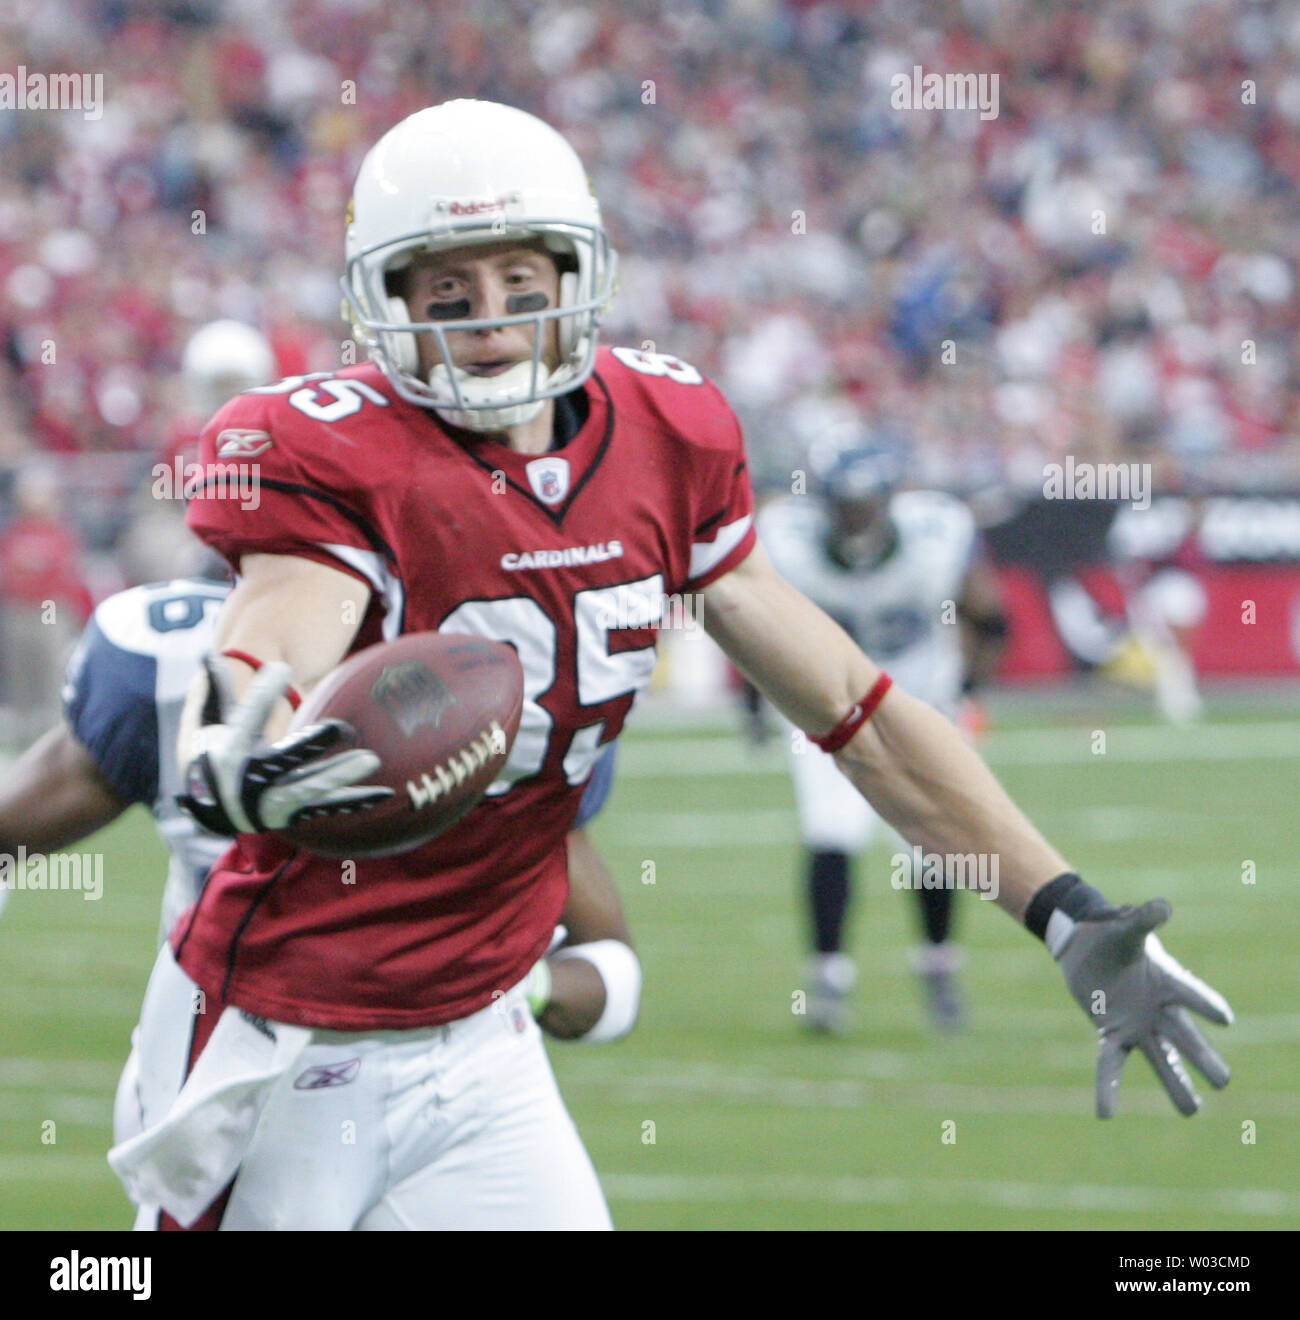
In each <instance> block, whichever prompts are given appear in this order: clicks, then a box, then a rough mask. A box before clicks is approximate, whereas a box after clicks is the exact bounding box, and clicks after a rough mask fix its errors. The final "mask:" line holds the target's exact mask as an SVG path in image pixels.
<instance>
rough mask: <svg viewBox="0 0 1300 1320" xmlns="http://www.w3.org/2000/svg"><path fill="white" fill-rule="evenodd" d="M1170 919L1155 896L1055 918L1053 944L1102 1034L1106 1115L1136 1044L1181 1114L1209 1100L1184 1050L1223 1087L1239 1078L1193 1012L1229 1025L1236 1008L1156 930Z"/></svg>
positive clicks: (1100, 1102)
mask: <svg viewBox="0 0 1300 1320" xmlns="http://www.w3.org/2000/svg"><path fill="white" fill-rule="evenodd" d="M1169 916H1170V908H1169V904H1168V903H1166V902H1165V900H1164V899H1163V898H1153V899H1152V900H1151V901H1150V902H1149V903H1144V904H1143V905H1142V906H1141V907H1138V908H1133V907H1123V908H1109V909H1103V910H1102V911H1101V912H1099V913H1097V915H1095V916H1093V917H1091V918H1088V919H1086V920H1083V921H1074V920H1073V919H1072V918H1070V917H1068V916H1066V915H1065V914H1064V913H1062V912H1059V911H1058V912H1056V913H1054V914H1053V916H1052V918H1051V921H1049V923H1048V927H1047V945H1048V948H1049V949H1050V950H1051V952H1052V953H1053V955H1054V956H1055V957H1056V960H1057V961H1058V962H1059V963H1060V964H1061V970H1062V971H1063V972H1064V973H1065V980H1066V984H1067V985H1068V986H1069V987H1070V993H1071V994H1072V995H1073V996H1074V998H1075V999H1076V1000H1077V1001H1078V1003H1079V1005H1080V1006H1081V1007H1082V1009H1083V1011H1084V1012H1085V1013H1087V1014H1088V1016H1089V1018H1090V1019H1091V1020H1092V1021H1093V1022H1094V1023H1095V1024H1096V1026H1097V1034H1098V1036H1099V1037H1100V1038H1101V1043H1100V1048H1099V1050H1098V1055H1097V1117H1098V1118H1110V1117H1111V1116H1112V1115H1113V1114H1114V1112H1115V1100H1116V1097H1117V1095H1118V1094H1119V1081H1120V1074H1121V1073H1122V1072H1123V1070H1124V1063H1125V1060H1126V1059H1127V1058H1128V1054H1129V1051H1130V1050H1132V1049H1134V1048H1137V1049H1140V1050H1141V1051H1142V1053H1143V1054H1145V1055H1146V1057H1147V1060H1148V1062H1149V1063H1150V1064H1151V1066H1152V1068H1154V1069H1155V1073H1156V1076H1157V1077H1159V1079H1160V1081H1161V1084H1162V1085H1163V1086H1164V1088H1165V1090H1166V1091H1167V1092H1168V1093H1169V1098H1170V1099H1171V1100H1172V1101H1173V1102H1174V1106H1175V1108H1177V1110H1178V1112H1179V1113H1180V1114H1184V1115H1187V1116H1190V1115H1192V1114H1194V1113H1196V1111H1197V1110H1198V1109H1199V1108H1200V1105H1201V1098H1200V1096H1198V1095H1197V1094H1196V1089H1195V1087H1193V1085H1192V1081H1191V1078H1190V1077H1189V1076H1188V1075H1187V1069H1186V1068H1184V1067H1183V1062H1182V1058H1181V1057H1180V1052H1181V1054H1182V1055H1186V1057H1187V1058H1188V1059H1190V1060H1191V1062H1192V1063H1193V1064H1195V1065H1196V1067H1197V1068H1198V1069H1200V1071H1201V1072H1202V1073H1203V1074H1204V1075H1205V1078H1206V1080H1207V1081H1208V1082H1209V1083H1210V1085H1211V1086H1213V1087H1215V1088H1216V1089H1222V1088H1223V1087H1225V1086H1227V1084H1228V1078H1229V1077H1230V1076H1231V1072H1230V1070H1229V1068H1228V1065H1227V1064H1226V1063H1225V1062H1224V1061H1223V1060H1222V1059H1221V1058H1220V1057H1219V1055H1218V1053H1217V1052H1216V1051H1215V1050H1214V1049H1213V1048H1212V1047H1211V1045H1210V1043H1209V1042H1208V1041H1207V1040H1206V1039H1205V1037H1204V1036H1203V1035H1202V1034H1201V1030H1200V1028H1199V1027H1198V1026H1197V1025H1196V1024H1195V1023H1194V1022H1193V1021H1192V1019H1191V1018H1190V1017H1188V1015H1187V1010H1188V1009H1189V1008H1190V1009H1194V1010H1195V1011H1196V1012H1197V1013H1200V1014H1202V1015H1203V1016H1204V1017H1207V1018H1209V1019H1210V1021H1212V1022H1218V1023H1221V1024H1223V1025H1224V1026H1228V1025H1230V1024H1231V1022H1232V1009H1231V1008H1229V1007H1228V1001H1227V1000H1226V999H1224V997H1223V996H1222V995H1221V994H1219V992H1218V991H1217V990H1214V989H1212V988H1211V987H1210V986H1208V985H1206V984H1205V982H1204V981H1201V980H1198V979H1197V978H1196V977H1195V976H1193V975H1192V974H1191V972H1189V971H1188V970H1187V969H1186V968H1185V967H1183V966H1182V965H1181V964H1180V963H1178V962H1177V961H1175V959H1173V958H1172V957H1170V955H1169V954H1168V953H1167V952H1166V951H1165V948H1164V945H1162V944H1161V943H1160V941H1159V939H1158V938H1157V937H1156V936H1155V935H1154V934H1152V932H1153V931H1154V930H1155V929H1156V927H1157V926H1162V925H1163V924H1164V923H1165V922H1166V921H1168V920H1169Z"/></svg>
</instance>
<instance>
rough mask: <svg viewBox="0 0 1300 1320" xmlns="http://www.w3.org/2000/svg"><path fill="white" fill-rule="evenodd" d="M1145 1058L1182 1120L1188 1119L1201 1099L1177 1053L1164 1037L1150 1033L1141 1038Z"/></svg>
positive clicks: (1199, 1105)
mask: <svg viewBox="0 0 1300 1320" xmlns="http://www.w3.org/2000/svg"><path fill="white" fill-rule="evenodd" d="M1140 1048H1141V1050H1142V1053H1143V1054H1145V1055H1146V1056H1147V1062H1148V1063H1150V1065H1151V1066H1152V1068H1154V1069H1155V1073H1156V1076H1157V1077H1159V1078H1160V1082H1161V1085H1162V1086H1163V1087H1164V1088H1165V1090H1166V1091H1167V1092H1168V1093H1169V1098H1170V1099H1171V1100H1172V1101H1173V1102H1174V1108H1175V1109H1177V1110H1178V1112H1179V1113H1180V1114H1182V1115H1183V1117H1184V1118H1190V1117H1191V1116H1192V1115H1193V1114H1194V1113H1196V1111H1197V1110H1198V1109H1199V1108H1200V1107H1201V1097H1200V1096H1199V1095H1197V1094H1196V1088H1195V1087H1194V1086H1193V1085H1192V1079H1191V1078H1190V1077H1189V1076H1188V1075H1187V1069H1186V1068H1184V1067H1183V1061H1182V1059H1180V1058H1179V1057H1178V1051H1177V1050H1176V1049H1175V1048H1174V1047H1173V1045H1172V1044H1171V1043H1170V1042H1169V1041H1168V1040H1166V1039H1165V1037H1163V1036H1161V1035H1158V1034H1156V1033H1154V1032H1153V1033H1152V1034H1151V1035H1149V1036H1146V1037H1144V1038H1143V1040H1142V1042H1141V1046H1140Z"/></svg>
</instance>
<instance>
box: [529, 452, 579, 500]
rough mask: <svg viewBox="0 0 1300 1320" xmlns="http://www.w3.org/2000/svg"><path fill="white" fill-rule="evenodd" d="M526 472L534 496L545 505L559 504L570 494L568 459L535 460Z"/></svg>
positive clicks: (547, 458)
mask: <svg viewBox="0 0 1300 1320" xmlns="http://www.w3.org/2000/svg"><path fill="white" fill-rule="evenodd" d="M524 471H525V472H527V473H528V484H529V485H530V486H531V487H532V488H533V494H534V495H536V496H537V498H538V499H539V500H541V502H542V503H543V504H559V502H560V501H561V500H562V499H563V498H564V497H565V496H566V495H567V494H568V493H569V460H568V459H567V458H552V457H550V456H549V455H548V456H547V457H546V458H535V459H533V461H532V462H531V463H529V464H528V466H527V467H526V468H524Z"/></svg>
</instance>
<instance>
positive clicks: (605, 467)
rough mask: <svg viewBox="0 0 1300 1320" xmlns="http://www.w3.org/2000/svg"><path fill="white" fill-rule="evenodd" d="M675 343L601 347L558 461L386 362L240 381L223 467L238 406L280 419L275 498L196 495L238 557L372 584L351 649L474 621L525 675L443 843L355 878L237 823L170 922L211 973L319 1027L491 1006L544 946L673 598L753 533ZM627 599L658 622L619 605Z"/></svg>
mask: <svg viewBox="0 0 1300 1320" xmlns="http://www.w3.org/2000/svg"><path fill="white" fill-rule="evenodd" d="M662 361H663V362H668V363H670V364H672V365H673V367H674V370H673V371H672V372H669V371H668V370H666V369H665V368H663V367H662V366H661V360H660V359H658V358H656V357H655V356H654V355H640V354H636V353H632V352H629V351H627V350H624V351H623V352H622V353H621V354H620V355H616V354H615V353H612V352H610V351H607V350H602V351H601V353H600V355H599V357H598V359H597V367H596V371H595V373H594V375H593V376H592V378H591V379H590V380H589V381H588V382H587V383H586V384H585V385H584V386H583V387H582V388H583V390H584V391H585V393H586V397H587V402H588V414H587V418H586V421H585V422H584V423H583V424H582V426H581V428H580V429H579V430H578V432H577V434H576V435H574V436H573V437H572V439H570V440H569V442H568V443H567V444H566V445H564V446H563V448H562V449H560V450H556V451H553V453H552V455H550V456H548V457H549V458H550V459H551V460H552V467H551V473H552V476H553V477H554V478H555V480H554V481H553V482H552V481H550V480H542V479H541V478H540V477H538V478H537V479H536V480H533V479H530V471H529V469H530V465H532V464H534V463H535V462H536V457H535V456H533V455H528V454H522V453H517V452H515V451H514V450H511V449H510V448H509V447H508V446H506V445H503V444H501V443H499V442H497V441H495V440H490V439H485V438H481V437H478V436H466V435H462V436H460V438H453V435H452V434H451V433H449V432H448V431H447V430H446V428H445V427H444V426H443V425H442V424H441V422H440V421H439V420H438V419H437V417H436V415H434V414H432V413H430V412H428V411H425V410H423V409H421V408H418V407H416V406H414V405H413V404H411V403H408V402H406V401H405V400H403V399H401V398H399V397H398V396H397V395H396V394H395V392H394V391H393V390H392V389H391V387H390V386H389V384H388V382H387V381H386V380H385V379H384V377H383V376H382V375H381V374H380V372H379V371H378V370H377V368H375V367H373V366H364V367H356V368H349V369H348V370H346V371H343V372H340V373H339V374H338V375H337V376H333V377H314V378H296V379H294V380H290V381H286V382H283V383H282V384H280V385H278V386H272V387H268V388H266V389H263V390H259V391H254V392H252V393H249V394H245V395H241V396H240V397H239V398H238V399H236V400H234V401H232V402H231V403H230V404H229V405H228V406H227V407H226V408H224V409H223V410H222V411H221V412H220V413H219V414H218V415H217V417H216V418H214V419H213V421H212V422H211V423H210V424H209V426H208V428H207V431H206V432H205V434H204V438H203V442H202V450H201V458H202V460H203V461H204V462H205V463H208V464H214V463H215V452H214V440H215V438H216V437H217V436H219V435H220V434H221V433H222V432H224V431H225V430H227V429H229V428H231V427H238V428H243V429H249V430H260V431H264V432H266V433H267V434H268V435H270V436H271V437H272V439H273V444H272V445H271V446H270V447H269V448H268V449H267V450H266V451H265V452H264V453H263V454H262V455H261V456H260V457H259V459H258V463H259V465H260V470H259V471H260V490H261V500H260V503H259V506H258V508H256V509H246V508H243V507H241V505H240V503H238V502H236V501H231V500H222V499H220V498H199V499H196V500H195V501H194V502H193V503H192V504H191V506H190V514H189V518H190V523H191V526H192V527H193V528H194V530H195V531H196V532H197V533H198V534H199V536H200V537H202V538H203V539H204V540H205V541H207V542H208V544H210V545H212V546H213V547H215V548H216V549H217V550H219V551H220V552H221V553H222V554H224V555H225V556H226V557H227V558H228V559H229V560H230V562H231V563H232V565H234V566H236V567H237V566H238V563H239V559H240V556H241V555H243V554H249V553H259V552H261V553H272V554H285V555H297V556H302V557H306V558H308V559H313V560H317V561H319V562H321V563H324V564H327V565H329V566H330V567H333V568H342V569H344V570H346V571H348V572H351V573H353V574H354V575H356V576H358V577H360V578H361V579H362V580H364V581H365V582H366V583H367V584H368V585H369V586H370V588H371V591H372V593H373V594H372V600H371V605H370V608H369V611H368V613H367V615H366V618H365V619H364V620H363V621H362V625H361V627H360V629H359V631H358V634H357V636H356V639H355V641H354V647H355V648H359V647H362V646H366V645H369V644H370V643H372V642H374V641H377V640H379V639H380V638H381V637H395V636H397V635H398V634H399V633H402V632H415V631H423V630H426V629H434V628H436V629H441V630H443V631H446V632H470V633H477V634H479V635H482V636H485V637H491V638H495V639H497V640H501V641H506V642H509V643H511V644H512V645H513V646H514V647H515V648H516V650H517V651H518V653H519V658H520V662H521V664H522V666H523V671H524V713H523V718H522V721H521V724H520V730H519V735H518V737H517V738H516V740H515V744H514V747H513V749H512V751H511V755H510V758H509V761H508V763H507V765H506V768H505V771H504V773H503V775H502V777H501V779H500V780H498V782H497V783H496V784H494V785H493V786H492V788H491V789H490V790H489V792H488V795H487V797H486V798H485V799H484V800H483V802H481V803H480V804H479V805H478V806H477V807H476V808H475V809H474V810H473V811H472V812H471V813H470V814H469V815H468V816H467V817H466V818H465V819H464V820H463V821H462V822H460V823H459V824H458V825H456V826H455V827H454V828H453V829H452V830H450V831H448V832H447V833H446V834H444V835H442V836H440V837H439V838H438V839H436V840H434V841H433V842H432V843H431V844H429V845H427V846H425V847H424V848H421V849H417V850H415V851H414V852H410V853H407V854H404V855H402V856H399V857H395V858H387V859H375V860H361V859H358V860H357V861H356V863H355V868H354V871H353V872H350V873H349V874H350V877H351V878H350V880H349V882H348V883H344V877H343V874H342V870H341V867H340V864H339V863H338V862H329V861H323V860H321V859H318V858H314V857H311V856H309V855H308V854H306V853H293V852H291V851H289V850H288V849H287V848H285V847H284V846H283V845H281V844H280V843H279V842H277V841H276V840H274V839H272V838H269V837H266V836H260V837H255V838H254V837H249V838H243V839H241V840H240V841H239V844H238V846H237V849H236V850H235V851H234V852H232V854H231V855H230V856H229V857H228V858H226V859H225V860H224V862H223V865H222V867H221V868H220V869H219V870H218V871H217V872H216V874H215V875H214V876H213V878H212V880H211V881H210V883H209V885H208V887H207V889H206V890H205V892H204V895H203V898H202V900H201V901H200V903H199V904H198V905H197V906H196V908H195V911H194V913H193V914H192V916H191V918H190V920H189V921H188V922H187V923H183V925H182V927H180V928H178V930H177V932H176V934H175V936H174V940H173V943H174V947H175V949H176V953H177V958H178V960H179V961H180V963H181V966H182V967H183V968H184V969H185V970H186V971H187V972H188V973H189V975H191V976H192V977H193V978H194V979H195V980H196V981H197V982H198V983H199V984H200V985H202V986H203V987H204V989H205V990H207V991H208V992H209V993H213V994H216V995H217V996H218V997H219V998H220V999H223V1000H226V1001H228V1002H232V1003H236V1004H238V1005H239V1006H240V1007H241V1008H244V1009H247V1010H250V1011H252V1012H255V1013H258V1014H262V1015H264V1016H266V1017H269V1018H272V1019H274V1020H276V1021H281V1022H288V1023H293V1024H300V1025H306V1026H319V1027H332V1028H336V1029H339V1030H346V1031H366V1030H371V1029H382V1028H392V1027H412V1026H423V1025H435V1024H438V1023H443V1022H449V1021H453V1020H455V1019H457V1018H462V1017H465V1016H467V1015H469V1014H471V1013H474V1012H476V1011H477V1010H478V1009H480V1008H482V1007H483V1006H484V1005H485V1004H487V1003H489V1002H490V1001H491V999H492V995H493V992H494V991H502V990H504V989H505V988H507V987H509V986H511V985H514V984H515V983H516V982H517V981H519V980H520V979H521V978H522V977H523V976H524V974H525V973H526V972H527V971H528V969H529V968H530V967H531V966H532V965H533V963H534V962H535V961H536V960H537V959H538V958H539V957H540V956H541V955H542V954H543V953H544V952H545V950H546V947H547V945H548V943H549V941H550V939H551V933H552V931H553V929H554V926H555V923H556V920H557V919H558V917H559V914H560V911H561V908H562V907H563V903H564V898H565V883H566V881H565V876H566V870H565V848H564V840H565V835H566V833H567V831H568V830H569V828H570V827H571V825H572V824H573V820H574V815H575V812H576V810H577V807H578V802H579V799H580V797H581V788H582V785H583V784H584V783H585V781H586V780H587V777H588V775H589V774H590V772H591V768H592V765H593V763H594V761H595V759H596V757H597V756H598V755H599V753H600V749H601V747H602V746H603V745H605V744H607V743H609V742H610V741H611V740H612V739H613V738H614V737H615V736H616V735H617V734H618V732H619V730H620V728H621V727H622V724H623V721H624V719H625V718H626V716H627V714H628V711H629V709H630V708H631V705H632V702H633V700H634V698H635V696H636V694H637V693H638V692H639V691H640V690H641V688H642V687H644V686H645V684H646V683H647V682H648V680H649V677H650V673H651V670H652V669H653V667H654V644H655V634H656V623H657V621H658V619H659V617H660V610H661V606H662V602H663V601H664V599H665V598H667V597H668V596H671V595H675V594H678V593H681V592H683V591H695V590H699V589H700V588H702V587H703V586H705V585H707V584H708V583H709V582H711V581H713V580H714V579H715V578H716V577H718V576H720V575H721V574H723V573H725V572H726V571H728V570H729V569H730V568H732V567H733V566H734V565H735V564H737V563H739V562H740V561H741V560H742V559H743V558H744V557H745V556H746V555H747V554H748V553H749V551H750V549H751V547H752V545H753V541H754V530H753V526H752V523H753V497H752V492H751V490H750V485H749V479H748V475H747V471H746V466H745V457H744V451H743V445H742V442H741V437H740V430H739V427H738V425H737V423H736V420H735V417H734V415H733V414H732V412H731V410H730V408H729V407H728V406H727V404H726V402H725V400H723V398H722V397H721V395H720V394H719V393H718V392H717V390H716V389H715V388H714V387H713V386H712V385H711V384H709V383H708V382H706V381H704V380H703V379H702V378H700V377H699V376H698V373H694V372H690V373H687V372H686V371H685V370H684V367H685V364H679V363H677V362H676V359H663V360H662ZM557 458H558V459H562V460H563V463H564V471H563V475H562V476H560V475H556V474H557V473H558V471H559V469H558V468H557V467H555V466H554V460H555V459H557ZM536 471H537V470H536V469H535V468H534V469H533V474H536ZM597 547H599V548H601V550H602V553H599V554H597V553H595V552H594V551H595V548H597ZM615 547H617V553H614V548H615ZM580 550H585V551H587V553H569V552H576V551H580ZM553 552H560V553H553ZM525 556H527V558H526V559H525ZM525 564H527V565H528V566H527V567H526V568H525V567H524V565H525ZM629 619H630V620H633V621H635V622H637V623H640V624H642V625H643V626H637V627H631V628H616V627H613V626H612V621H615V620H629Z"/></svg>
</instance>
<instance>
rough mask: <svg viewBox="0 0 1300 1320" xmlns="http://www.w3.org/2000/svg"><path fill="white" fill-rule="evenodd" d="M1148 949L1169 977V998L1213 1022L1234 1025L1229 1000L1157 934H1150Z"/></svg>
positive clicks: (1148, 953)
mask: <svg viewBox="0 0 1300 1320" xmlns="http://www.w3.org/2000/svg"><path fill="white" fill-rule="evenodd" d="M1146 951H1147V957H1148V958H1150V959H1151V961H1152V962H1153V963H1155V965H1156V966H1157V967H1158V968H1160V970H1161V971H1162V972H1164V974H1165V976H1166V977H1167V978H1168V986H1169V989H1168V993H1167V995H1166V998H1167V999H1169V1000H1172V1001H1173V1002H1174V1003H1178V1004H1182V1006H1183V1007H1184V1008H1190V1009H1192V1010H1193V1011H1195V1012H1197V1013H1200V1014H1201V1015H1202V1016H1203V1017H1207V1018H1209V1019H1210V1021H1211V1022H1218V1023H1219V1024H1220V1025H1221V1026H1225V1027H1227V1026H1231V1025H1232V1021H1233V1018H1232V1008H1231V1007H1230V1006H1229V1004H1228V1001H1227V1000H1226V999H1225V998H1224V997H1223V996H1222V995H1221V994H1220V993H1219V992H1218V991H1217V990H1216V989H1214V987H1213V986H1209V985H1206V984H1205V982H1204V981H1202V980H1201V979H1200V977H1197V976H1193V975H1192V974H1191V972H1189V971H1188V970H1187V968H1186V967H1184V966H1183V965H1182V963H1180V962H1179V961H1178V960H1177V959H1176V958H1175V957H1173V956H1172V955H1171V954H1170V953H1169V951H1168V950H1167V949H1166V948H1165V946H1164V945H1163V944H1161V943H1160V940H1159V939H1158V938H1157V937H1156V936H1155V935H1151V936H1149V937H1148V938H1147V948H1146Z"/></svg>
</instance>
